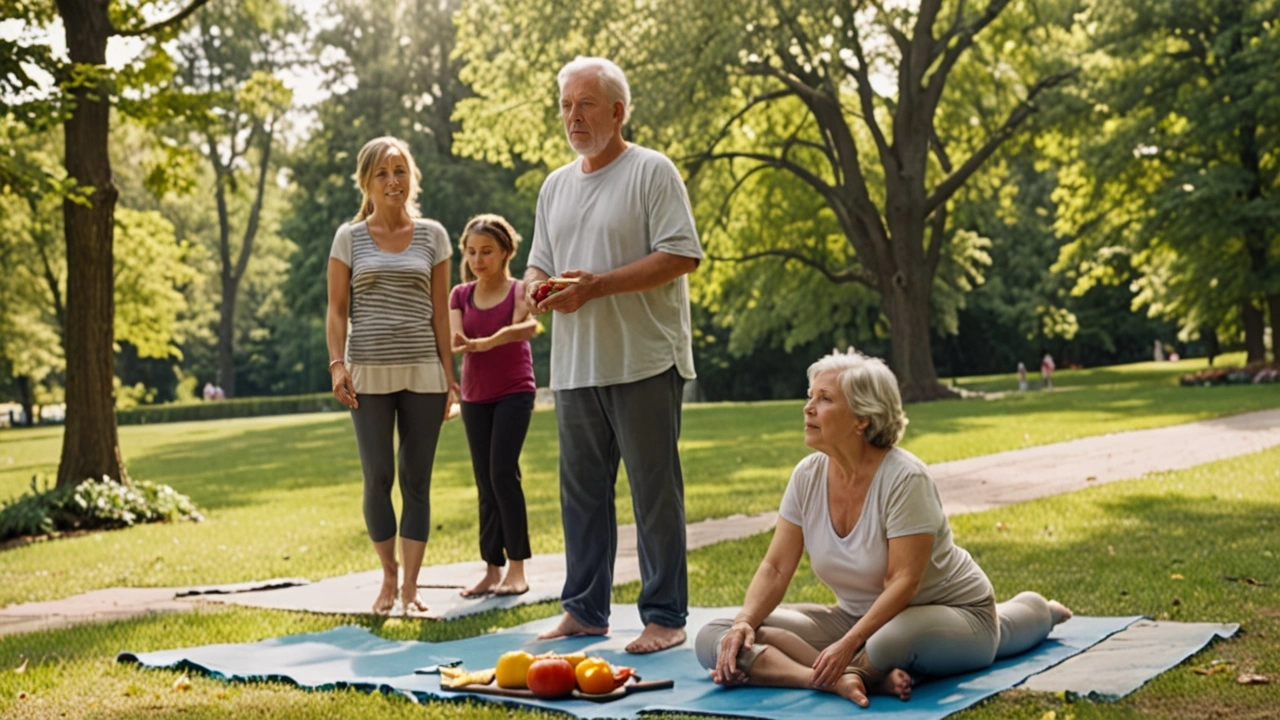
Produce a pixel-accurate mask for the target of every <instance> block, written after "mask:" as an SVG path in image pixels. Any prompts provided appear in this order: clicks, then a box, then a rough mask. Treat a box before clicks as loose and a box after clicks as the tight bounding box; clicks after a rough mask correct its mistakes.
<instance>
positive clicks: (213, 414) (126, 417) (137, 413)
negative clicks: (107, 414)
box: [116, 393, 345, 425]
mask: <svg viewBox="0 0 1280 720" xmlns="http://www.w3.org/2000/svg"><path fill="white" fill-rule="evenodd" d="M331 410H345V408H344V407H343V406H342V405H341V404H340V403H339V402H338V401H337V400H335V399H334V398H333V394H332V393H313V394H311V395H286V396H283V397H251V398H236V399H234V400H210V401H200V402H191V403H171V404H168V405H139V406H137V407H134V408H130V409H128V410H117V411H116V424H117V425H149V424H154V423H170V422H187V421H190V420H223V419H226V418H242V417H263V416H267V415H297V414H299V413H312V412H328V411H331Z"/></svg>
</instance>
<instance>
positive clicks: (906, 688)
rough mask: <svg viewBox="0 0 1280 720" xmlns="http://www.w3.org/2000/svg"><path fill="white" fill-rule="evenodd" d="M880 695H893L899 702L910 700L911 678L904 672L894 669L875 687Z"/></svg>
mask: <svg viewBox="0 0 1280 720" xmlns="http://www.w3.org/2000/svg"><path fill="white" fill-rule="evenodd" d="M876 692H878V693H880V694H881V695H894V696H896V697H897V698H898V699H899V700H910V699H911V676H910V675H908V674H907V673H906V672H905V671H903V670H899V669H897V668H894V669H893V670H890V671H889V674H888V675H885V676H884V679H883V680H881V681H880V683H879V684H878V685H877V686H876Z"/></svg>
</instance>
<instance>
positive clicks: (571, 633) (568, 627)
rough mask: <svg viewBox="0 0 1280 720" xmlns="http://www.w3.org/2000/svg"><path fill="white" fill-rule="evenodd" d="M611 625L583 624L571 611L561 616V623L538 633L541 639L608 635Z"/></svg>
mask: <svg viewBox="0 0 1280 720" xmlns="http://www.w3.org/2000/svg"><path fill="white" fill-rule="evenodd" d="M608 634H609V627H608V626H607V625H606V626H605V627H591V626H590V625H583V624H582V623H580V622H578V621H577V620H575V619H574V618H573V616H572V615H570V614H569V613H565V614H564V617H562V618H560V623H559V624H558V625H556V626H555V627H553V628H551V629H550V630H548V631H546V632H543V633H538V639H539V640H550V639H552V638H562V637H576V636H578V635H608Z"/></svg>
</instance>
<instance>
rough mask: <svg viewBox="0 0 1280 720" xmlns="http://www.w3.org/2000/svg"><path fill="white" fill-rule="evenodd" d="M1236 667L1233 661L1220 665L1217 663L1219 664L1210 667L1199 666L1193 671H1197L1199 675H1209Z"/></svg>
mask: <svg viewBox="0 0 1280 720" xmlns="http://www.w3.org/2000/svg"><path fill="white" fill-rule="evenodd" d="M1235 669H1236V666H1235V665H1232V664H1231V663H1222V664H1220V665H1217V664H1215V665H1211V666H1210V667H1198V668H1196V669H1195V670H1194V671H1193V672H1195V674H1197V675H1205V676H1209V675H1217V674H1219V673H1224V672H1229V671H1231V670H1235Z"/></svg>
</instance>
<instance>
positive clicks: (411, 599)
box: [400, 583, 428, 615]
mask: <svg viewBox="0 0 1280 720" xmlns="http://www.w3.org/2000/svg"><path fill="white" fill-rule="evenodd" d="M400 606H401V607H402V608H404V614H405V615H409V614H410V613H424V612H426V611H427V609H428V608H427V604H426V603H425V602H423V601H422V598H421V597H419V596H418V586H417V585H416V584H413V585H410V584H408V583H406V584H405V586H404V587H402V588H400Z"/></svg>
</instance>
